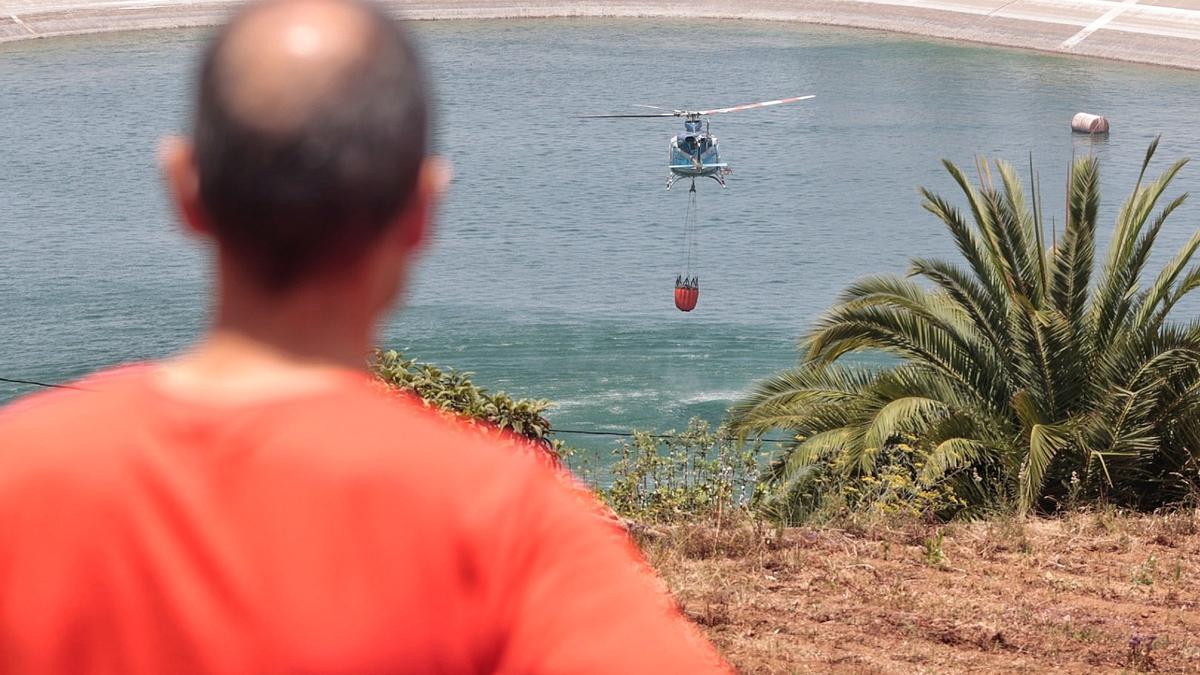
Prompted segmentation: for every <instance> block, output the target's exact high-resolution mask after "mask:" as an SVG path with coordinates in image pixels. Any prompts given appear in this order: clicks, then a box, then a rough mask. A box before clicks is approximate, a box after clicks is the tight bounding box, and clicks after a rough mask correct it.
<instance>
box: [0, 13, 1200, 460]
mask: <svg viewBox="0 0 1200 675" xmlns="http://www.w3.org/2000/svg"><path fill="white" fill-rule="evenodd" d="M414 31H415V33H416V34H417V35H418V37H419V39H420V41H421V43H422V44H423V46H424V47H425V50H426V54H427V60H428V62H429V64H430V66H431V68H432V71H433V74H434V77H433V79H434V81H435V82H436V85H437V95H438V111H439V115H438V133H437V145H438V149H439V151H440V152H441V153H443V154H444V155H446V156H448V157H449V158H450V159H451V160H452V161H453V163H454V165H455V170H456V174H455V175H456V177H455V180H454V183H453V186H452V190H451V193H450V195H449V199H448V203H447V204H446V205H445V208H444V209H443V210H442V212H441V217H440V222H439V224H438V230H437V235H436V237H435V239H434V242H433V245H432V246H431V248H430V250H429V252H428V254H427V255H426V257H425V259H424V261H423V262H422V264H421V266H420V268H419V270H418V272H417V278H416V280H415V282H414V286H413V288H412V291H411V293H410V297H409V300H408V307H407V309H405V310H404V311H403V312H401V313H399V314H397V315H396V316H395V317H394V318H393V319H392V320H391V321H390V322H389V323H388V324H387V327H386V330H385V332H384V339H383V343H384V345H385V346H389V347H395V348H398V349H402V350H404V351H406V352H407V353H409V354H410V355H412V356H415V357H418V358H420V359H422V360H427V361H434V362H437V363H439V364H444V365H450V366H454V367H457V368H460V369H464V370H469V371H474V372H475V373H476V374H477V375H476V380H477V381H478V382H480V383H481V384H483V385H485V386H487V387H490V388H493V389H502V390H506V391H509V392H511V393H513V394H517V395H522V396H535V397H540V398H549V399H552V400H554V401H556V402H557V404H558V405H557V407H556V408H555V409H554V412H553V414H552V419H553V421H554V423H555V424H556V425H557V426H560V427H565V428H577V429H600V430H605V429H607V430H623V429H627V428H630V427H641V428H649V427H655V428H659V429H665V428H669V427H677V426H681V425H682V424H684V423H685V422H686V420H687V419H688V418H689V417H691V416H694V415H699V416H702V417H706V418H708V419H710V420H713V421H718V420H719V419H720V417H721V415H722V411H723V410H724V409H725V408H726V407H727V406H728V404H729V403H730V402H731V401H732V400H734V399H735V398H736V397H738V396H739V395H740V393H742V392H744V391H745V390H746V388H747V387H748V386H750V385H751V384H752V383H753V382H754V381H755V380H757V379H758V378H761V377H764V376H766V375H768V374H770V373H771V372H773V371H775V370H777V369H779V368H782V367H785V366H787V365H789V364H790V363H792V362H793V360H794V358H795V352H794V339H795V338H796V336H798V335H799V334H800V333H801V332H802V331H803V330H804V329H805V327H806V326H808V325H810V324H811V322H812V321H813V320H814V318H815V317H817V316H818V315H819V314H820V312H821V311H822V310H823V308H825V307H826V306H827V305H828V304H829V303H830V301H831V300H833V299H834V298H835V296H836V294H837V292H838V290H839V289H840V288H842V287H843V286H845V285H846V284H847V283H848V282H850V281H851V280H853V279H855V278H856V277H860V276H862V275H866V274H873V273H881V272H887V271H902V270H903V269H904V265H905V261H906V260H907V259H908V258H910V257H912V256H918V255H921V256H927V255H943V256H952V255H953V249H952V246H951V244H950V242H949V241H948V239H947V237H946V236H945V235H944V234H943V231H942V230H941V229H940V226H939V225H938V224H937V223H936V222H935V221H934V220H933V219H932V217H931V216H929V215H928V214H926V213H925V212H924V211H922V209H921V206H920V200H919V198H918V195H917V192H916V188H917V186H918V185H927V186H930V187H933V188H935V189H938V190H943V191H950V190H951V182H950V180H949V178H948V177H947V176H946V175H945V174H944V172H943V171H942V170H941V169H940V167H939V160H941V159H942V158H944V157H945V158H950V159H953V160H954V161H957V162H960V163H964V164H968V165H969V164H971V163H972V162H973V157H974V155H975V153H985V154H988V155H994V156H995V155H998V156H1002V157H1006V158H1009V159H1012V160H1014V161H1015V162H1017V163H1018V164H1019V165H1020V166H1022V167H1025V166H1027V162H1028V155H1029V153H1030V152H1032V153H1033V155H1034V159H1035V161H1036V163H1037V166H1038V167H1039V168H1040V171H1041V183H1042V186H1043V188H1044V189H1045V191H1046V199H1045V203H1046V204H1047V205H1050V208H1049V213H1048V214H1047V218H1048V219H1049V218H1050V217H1052V216H1054V217H1058V214H1059V212H1060V211H1061V206H1055V205H1060V204H1061V203H1062V189H1061V185H1062V177H1063V175H1064V173H1065V171H1066V167H1067V164H1068V162H1069V161H1070V159H1071V156H1072V154H1079V153H1088V152H1094V153H1097V154H1098V155H1100V156H1101V157H1102V159H1103V168H1102V171H1103V185H1104V189H1105V195H1106V196H1107V201H1106V202H1105V203H1104V210H1105V213H1106V219H1107V220H1111V217H1112V214H1113V213H1114V211H1115V208H1116V205H1117V199H1118V198H1119V197H1123V196H1124V194H1125V192H1126V191H1127V190H1128V189H1129V188H1130V187H1131V186H1132V183H1133V180H1134V178H1135V177H1136V171H1137V168H1138V164H1139V162H1140V159H1141V155H1142V153H1143V151H1144V150H1145V147H1146V145H1147V144H1148V143H1149V142H1150V140H1151V139H1152V138H1153V137H1154V136H1155V135H1156V134H1159V133H1162V134H1163V135H1164V141H1163V145H1162V150H1161V153H1162V157H1163V158H1164V160H1165V159H1173V158H1176V157H1178V156H1181V155H1194V154H1197V152H1198V150H1200V134H1197V133H1196V131H1194V128H1195V114H1196V113H1195V111H1196V110H1198V109H1200V97H1198V95H1197V92H1198V90H1200V87H1198V85H1200V75H1198V74H1195V73H1190V72H1184V71H1173V70H1169V69H1162V68H1152V67H1141V66H1131V65H1125V64H1118V63H1109V62H1103V61H1094V60H1084V59H1069V58H1062V57H1053V56H1047V55H1041V54H1034V53H1025V52H1016V51H1008V50H1000V49H990V48H981V47H967V46H959V45H953V44H948V43H942V42H934V41H927V40H919V39H913V38H908V37H896V36H889V35H885V34H880V33H873V32H852V31H843V30H831V29H824V28H815V27H804V26H793V25H786V24H776V23H756V22H732V23H721V22H704V21H673V22H662V21H635V20H605V21H599V20H561V21H538V22H531V21H496V22H438V23H421V24H418V25H416V26H414ZM204 35H205V33H204V32H202V31H177V32H159V33H123V34H113V35H105V36H95V37H86V38H70V39H56V40H48V41H35V42H28V43H19V44H11V45H4V46H0V119H2V120H3V124H0V157H3V161H2V162H0V247H2V249H0V250H3V252H4V256H3V262H2V263H0V264H2V265H3V273H2V274H0V316H2V319H0V376H4V377H13V378H27V379H34V380H42V381H62V380H68V379H70V378H73V377H76V376H78V375H80V374H82V373H84V372H87V371H89V370H92V369H94V368H97V367H100V366H103V365H106V364H112V363H117V362H122V361H128V360H136V359H148V358H154V357H158V356H161V355H164V354H168V353H170V352H172V351H174V350H177V349H179V348H181V347H182V346H184V345H186V344H187V343H188V342H189V340H191V339H192V338H193V336H194V335H195V334H196V333H197V331H198V330H199V329H200V328H201V326H202V325H203V321H204V317H205V312H206V307H205V299H206V293H207V290H206V289H207V284H208V279H207V278H206V276H205V274H204V272H203V268H204V265H203V262H204V256H205V253H204V251H203V250H202V249H200V248H199V247H198V246H197V245H196V244H195V243H194V242H192V241H190V240H188V239H187V238H186V237H184V236H183V235H182V234H181V233H180V231H179V230H178V228H177V227H176V226H175V225H174V223H173V221H172V217H171V214H170V211H169V209H168V207H167V204H166V203H165V201H164V198H163V195H162V189H161V185H160V182H159V179H158V176H157V173H156V169H155V165H154V148H155V144H156V142H157V140H158V139H159V138H160V137H161V136H162V135H164V134H167V133H170V132H172V131H177V130H181V129H184V128H186V115H187V104H188V90H187V85H188V82H189V79H190V77H191V75H192V68H193V61H194V59H195V57H196V53H197V50H198V49H199V47H200V46H201V44H202V42H203V39H204ZM808 93H812V94H816V95H817V98H816V99H814V100H812V101H808V102H804V103H800V104H796V105H793V106H785V107H779V108H774V109H768V110H762V111H754V112H744V113H739V114H735V115H727V116H719V117H714V118H713V120H712V122H713V131H714V132H715V133H716V134H717V135H718V136H719V137H720V138H721V141H722V151H723V158H724V159H725V160H726V161H728V162H730V163H731V164H732V165H733V167H734V169H735V173H734V174H733V175H732V176H731V177H730V181H729V189H727V190H725V191H721V190H720V188H719V187H718V186H717V185H716V184H715V183H713V182H712V181H705V182H703V183H700V184H698V187H697V189H698V190H699V194H698V197H699V204H700V209H701V216H700V221H699V228H700V242H699V249H698V258H697V259H698V260H699V274H700V278H701V285H702V295H701V298H700V304H699V307H698V308H697V309H696V311H694V312H692V313H691V314H682V313H680V312H678V311H676V310H675V309H674V307H673V305H672V290H673V284H674V280H675V276H676V274H678V273H679V272H680V271H681V269H680V257H681V247H682V244H683V217H684V206H685V204H686V200H687V195H686V187H687V185H686V183H680V184H679V186H678V187H677V188H676V189H675V190H672V191H671V192H666V191H664V190H663V183H664V179H665V171H666V170H665V168H664V164H665V160H666V149H667V141H668V139H669V137H670V136H671V135H672V134H674V133H675V132H676V131H677V129H676V127H677V126H680V127H681V126H682V125H679V124H678V122H677V121H675V120H653V119H648V120H629V121H625V120H620V121H609V120H600V121H583V120H579V119H577V118H576V116H577V115H579V114H583V113H608V112H632V111H636V109H635V108H631V107H630V106H631V104H635V103H642V104H652V105H661V106H666V107H716V106H723V105H731V104H736V103H745V102H750V101H756V100H762V99H773V98H780V97H784V96H794V95H800V94H808ZM1080 110H1086V111H1091V112H1097V113H1102V114H1105V115H1108V116H1109V117H1110V118H1111V120H1112V124H1113V133H1112V136H1111V138H1110V139H1107V140H1099V141H1092V140H1090V139H1087V138H1080V137H1072V135H1071V134H1070V133H1069V131H1068V122H1069V120H1070V117H1071V115H1072V114H1073V113H1075V112H1077V111H1080ZM1163 164H1165V161H1164V162H1163ZM1026 171H1027V170H1023V173H1025V172H1026ZM1198 177H1200V167H1195V168H1192V169H1188V170H1185V172H1184V174H1183V175H1182V176H1181V177H1180V179H1179V180H1178V181H1177V188H1176V189H1177V191H1183V190H1194V189H1195V188H1196V187H1197V185H1198V182H1197V181H1198ZM1197 208H1198V207H1197V205H1196V204H1189V205H1186V206H1185V207H1184V208H1182V209H1180V210H1179V211H1178V212H1177V213H1176V215H1175V216H1173V217H1172V221H1171V223H1170V224H1169V225H1168V227H1167V229H1166V231H1165V232H1164V234H1163V236H1162V243H1163V244H1165V245H1166V246H1164V248H1163V249H1162V250H1161V251H1160V252H1159V260H1160V261H1162V260H1165V258H1166V257H1167V256H1168V255H1170V254H1171V253H1172V252H1173V250H1174V249H1175V248H1177V247H1178V246H1179V245H1181V244H1182V242H1183V241H1184V240H1185V239H1186V238H1187V237H1188V236H1189V235H1190V234H1191V232H1192V231H1194V228H1195V227H1197V224H1198V223H1200V218H1198V215H1200V211H1198V210H1197ZM1058 221H1059V222H1061V217H1058ZM1198 308H1200V306H1198V305H1197V304H1195V303H1193V304H1192V305H1190V306H1188V307H1186V308H1184V312H1183V315H1185V316H1195V314H1196V310H1197V309H1198ZM26 391H28V388H27V387H21V386H16V385H5V384H0V400H3V399H7V398H11V397H13V396H16V395H19V394H21V393H24V392H26ZM572 441H577V442H578V444H579V445H583V446H587V447H592V448H600V447H604V446H605V445H607V444H609V443H610V441H609V440H606V439H602V438H590V437H589V438H573V439H572Z"/></svg>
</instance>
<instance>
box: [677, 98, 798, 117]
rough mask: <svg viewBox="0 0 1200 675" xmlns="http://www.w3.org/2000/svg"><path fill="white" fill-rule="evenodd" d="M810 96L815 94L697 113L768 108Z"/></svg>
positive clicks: (707, 113)
mask: <svg viewBox="0 0 1200 675" xmlns="http://www.w3.org/2000/svg"><path fill="white" fill-rule="evenodd" d="M810 98H815V95H814V94H809V95H808V96H793V97H792V98H781V99H779V100H776V101H762V102H759V103H745V104H743V105H735V106H730V107H728V108H714V109H712V110H698V111H696V112H697V114H700V115H717V114H720V113H731V112H739V111H742V110H752V109H754V108H766V107H768V106H773V105H780V104H783V103H795V102H796V101H806V100H808V99H810Z"/></svg>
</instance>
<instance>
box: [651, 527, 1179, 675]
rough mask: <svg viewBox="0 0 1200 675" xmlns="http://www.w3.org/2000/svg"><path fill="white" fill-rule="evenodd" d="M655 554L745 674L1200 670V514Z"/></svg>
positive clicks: (830, 534)
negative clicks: (1199, 583)
mask: <svg viewBox="0 0 1200 675" xmlns="http://www.w3.org/2000/svg"><path fill="white" fill-rule="evenodd" d="M643 545H644V548H645V549H646V551H647V555H648V556H649V558H650V561H651V562H652V564H654V565H655V566H656V567H657V568H658V569H659V570H660V572H661V573H662V574H663V576H664V577H665V578H666V580H667V583H668V585H670V587H671V589H672V590H673V591H674V592H675V594H676V597H677V598H678V599H679V601H680V604H681V605H682V606H683V609H684V611H685V612H686V613H687V614H688V615H689V616H690V617H691V618H692V619H693V620H694V621H696V622H697V623H698V624H700V625H701V626H702V627H704V629H705V630H706V631H707V632H708V634H709V636H710V637H711V638H712V640H713V641H714V642H715V643H716V645H717V646H718V647H719V648H720V649H721V651H722V652H723V653H724V654H725V655H726V657H727V658H728V659H729V660H730V661H731V662H732V663H733V664H734V665H735V666H737V667H738V668H739V669H740V670H742V671H743V672H746V673H770V672H822V673H825V672H853V673H960V672H988V673H994V672H1056V673H1098V672H1104V673H1107V672H1162V673H1183V672H1200V585H1198V582H1200V512H1186V513H1175V514H1172V515H1167V516H1129V515H1121V514H1117V513H1112V512H1097V513H1087V514H1076V515H1072V516H1069V517H1066V518H1061V519H1054V520H1047V519H1028V520H1006V521H996V522H985V523H970V524H953V525H949V526H940V527H939V526H932V525H921V524H915V525H911V526H906V527H883V526H873V527H870V528H858V529H857V530H856V529H833V528H824V529H788V530H784V531H781V532H780V531H773V530H762V529H755V528H753V527H751V526H749V525H747V526H742V527H740V528H728V527H727V528H726V529H725V531H724V532H720V533H718V532H716V531H715V530H714V529H713V528H699V527H687V528H683V527H679V528H670V529H663V530H659V531H658V534H657V535H655V536H651V537H650V538H649V539H647V540H645V541H644V544H643Z"/></svg>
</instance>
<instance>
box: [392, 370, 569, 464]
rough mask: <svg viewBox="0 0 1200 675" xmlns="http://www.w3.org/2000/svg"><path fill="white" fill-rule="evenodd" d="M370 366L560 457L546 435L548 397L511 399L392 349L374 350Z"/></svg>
mask: <svg viewBox="0 0 1200 675" xmlns="http://www.w3.org/2000/svg"><path fill="white" fill-rule="evenodd" d="M372 369H373V371H374V373H375V375H376V376H377V377H378V378H379V379H380V380H381V381H383V382H384V383H385V384H387V385H389V386H391V387H394V388H397V389H400V390H403V391H409V392H412V393H413V394H415V395H416V396H417V397H418V398H420V399H421V400H422V401H424V402H425V404H426V405H428V406H430V407H433V408H436V409H438V410H442V411H445V412H447V413H452V414H455V415H459V416H461V417H463V418H465V419H467V420H477V421H482V422H485V423H487V424H490V425H492V426H494V427H496V428H498V429H502V430H503V429H508V430H511V431H512V432H514V433H516V434H518V435H520V436H524V437H525V438H527V439H529V440H531V441H533V442H535V443H537V444H539V445H541V446H542V447H544V448H545V449H546V450H547V451H548V452H550V453H551V455H552V456H554V457H555V458H559V459H561V457H562V454H563V452H564V449H563V447H562V444H561V443H560V442H558V441H552V440H551V439H550V438H549V433H550V420H548V419H546V417H545V412H546V410H547V409H548V408H549V407H550V405H551V404H550V402H549V401H545V400H541V399H514V398H512V397H510V396H508V395H507V394H505V393H504V392H498V393H494V394H493V393H491V392H489V391H487V390H486V389H484V388H482V387H479V386H476V385H475V384H474V383H472V382H471V373H462V372H459V371H457V370H453V369H446V370H443V369H440V368H437V367H434V366H431V365H429V364H425V363H417V362H416V361H415V360H413V359H405V358H404V357H403V356H402V355H401V354H400V353H399V352H396V351H394V350H389V351H378V352H376V354H375V359H374V362H373V363H372Z"/></svg>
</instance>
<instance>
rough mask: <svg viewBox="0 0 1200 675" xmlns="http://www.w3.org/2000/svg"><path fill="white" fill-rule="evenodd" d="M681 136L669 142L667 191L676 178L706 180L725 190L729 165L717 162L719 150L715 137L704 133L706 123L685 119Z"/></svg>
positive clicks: (719, 155) (719, 154)
mask: <svg viewBox="0 0 1200 675" xmlns="http://www.w3.org/2000/svg"><path fill="white" fill-rule="evenodd" d="M683 126H684V132H683V133H681V134H679V135H678V136H675V137H674V138H672V139H671V144H670V147H669V150H668V154H667V169H668V171H670V173H669V174H668V176H667V189H668V190H670V189H671V186H672V185H674V184H675V182H676V181H678V180H679V179H680V178H692V179H696V178H701V177H704V176H708V177H709V178H712V179H713V180H715V181H717V182H718V183H720V184H721V187H725V176H726V175H728V174H729V173H731V170H730V168H729V165H728V164H726V163H724V162H722V161H721V150H720V147H719V145H718V143H717V137H716V136H713V135H712V134H710V133H709V132H708V124H707V122H705V121H703V120H700V119H688V120H687V121H685V122H684V123H683Z"/></svg>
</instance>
